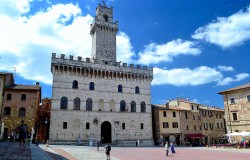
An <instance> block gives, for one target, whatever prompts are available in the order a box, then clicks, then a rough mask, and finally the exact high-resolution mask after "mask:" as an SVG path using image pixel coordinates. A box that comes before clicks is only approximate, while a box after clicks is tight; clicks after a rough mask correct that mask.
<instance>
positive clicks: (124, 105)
mask: <svg viewBox="0 0 250 160" xmlns="http://www.w3.org/2000/svg"><path fill="white" fill-rule="evenodd" d="M125 110H126V102H125V101H124V100H122V101H121V102H120V111H121V112H125Z"/></svg>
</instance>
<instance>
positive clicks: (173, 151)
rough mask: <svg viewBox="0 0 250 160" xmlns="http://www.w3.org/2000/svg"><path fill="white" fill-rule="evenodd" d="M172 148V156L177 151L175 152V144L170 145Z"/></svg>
mask: <svg viewBox="0 0 250 160" xmlns="http://www.w3.org/2000/svg"><path fill="white" fill-rule="evenodd" d="M170 148H171V152H172V154H174V153H175V150H174V144H173V143H170Z"/></svg>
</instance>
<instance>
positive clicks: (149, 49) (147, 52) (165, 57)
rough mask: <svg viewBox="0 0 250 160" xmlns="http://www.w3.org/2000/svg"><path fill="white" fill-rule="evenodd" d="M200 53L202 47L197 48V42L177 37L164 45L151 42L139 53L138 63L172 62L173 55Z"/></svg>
mask: <svg viewBox="0 0 250 160" xmlns="http://www.w3.org/2000/svg"><path fill="white" fill-rule="evenodd" d="M200 53H201V51H200V49H199V48H196V44H195V43H194V42H191V41H183V40H181V39H177V40H173V41H171V42H168V43H166V44H162V45H158V44H156V43H150V44H149V45H147V46H145V49H144V50H143V51H142V52H140V53H139V60H138V63H140V64H157V63H159V62H170V61H172V60H173V57H176V56H178V55H198V54H200Z"/></svg>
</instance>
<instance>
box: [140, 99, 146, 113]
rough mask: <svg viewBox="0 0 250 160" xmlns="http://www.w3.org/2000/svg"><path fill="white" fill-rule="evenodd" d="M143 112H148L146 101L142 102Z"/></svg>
mask: <svg viewBox="0 0 250 160" xmlns="http://www.w3.org/2000/svg"><path fill="white" fill-rule="evenodd" d="M141 112H146V104H145V102H143V101H142V102H141Z"/></svg>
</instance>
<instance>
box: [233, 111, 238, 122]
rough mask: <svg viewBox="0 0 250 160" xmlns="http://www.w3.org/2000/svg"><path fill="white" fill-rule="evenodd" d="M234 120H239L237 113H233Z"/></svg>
mask: <svg viewBox="0 0 250 160" xmlns="http://www.w3.org/2000/svg"><path fill="white" fill-rule="evenodd" d="M233 120H234V121H237V113H233Z"/></svg>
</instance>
